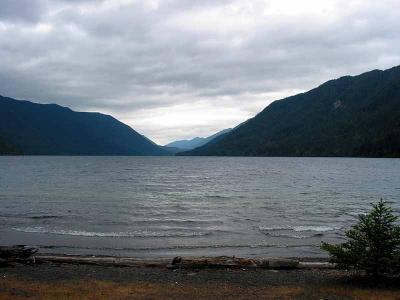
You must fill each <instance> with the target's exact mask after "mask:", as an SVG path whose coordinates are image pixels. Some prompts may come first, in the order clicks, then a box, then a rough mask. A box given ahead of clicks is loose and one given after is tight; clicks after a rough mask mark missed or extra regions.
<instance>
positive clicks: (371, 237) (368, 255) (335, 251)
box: [321, 200, 400, 276]
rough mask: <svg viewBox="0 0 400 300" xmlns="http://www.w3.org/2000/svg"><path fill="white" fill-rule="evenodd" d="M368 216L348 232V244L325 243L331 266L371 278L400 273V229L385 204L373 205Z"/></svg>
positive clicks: (360, 217) (363, 216)
mask: <svg viewBox="0 0 400 300" xmlns="http://www.w3.org/2000/svg"><path fill="white" fill-rule="evenodd" d="M372 206H373V208H372V210H371V211H370V212H369V213H368V214H367V215H360V216H359V222H358V223H357V224H356V225H354V226H353V227H352V228H351V229H350V230H348V231H347V232H346V237H347V242H345V243H342V244H339V245H332V244H328V243H322V246H321V249H323V250H326V251H328V252H329V254H330V257H331V262H333V263H336V264H337V265H338V267H340V268H353V269H356V270H364V271H366V273H367V274H368V275H372V276H381V275H385V274H399V273H400V226H398V224H397V219H398V217H397V216H395V215H394V214H393V212H394V211H393V209H392V208H390V207H389V206H388V205H387V204H386V203H385V202H384V201H383V200H381V201H379V202H378V203H377V204H375V205H372Z"/></svg>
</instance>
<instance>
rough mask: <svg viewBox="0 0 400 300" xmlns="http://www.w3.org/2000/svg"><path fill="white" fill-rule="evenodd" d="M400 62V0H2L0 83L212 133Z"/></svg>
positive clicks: (158, 127)
mask: <svg viewBox="0 0 400 300" xmlns="http://www.w3.org/2000/svg"><path fill="white" fill-rule="evenodd" d="M399 64H400V1H399V0H376V1H373V0H323V1H321V0H302V1H299V0H270V1H267V0H266V1H262V0H253V1H250V0H249V1H243V0H239V1H236V0H232V1H231V0H179V1H178V0H104V1H101V0H97V1H96V0H1V1H0V94H1V95H3V96H9V97H13V98H17V99H27V100H32V101H35V102H39V103H57V104H60V105H63V106H68V107H70V108H72V109H74V110H78V111H98V112H102V113H106V114H111V115H113V116H114V117H116V118H117V119H119V120H121V121H122V122H124V123H127V124H128V125H130V126H131V127H132V128H134V129H135V130H137V131H138V132H140V133H141V134H144V135H146V136H147V137H149V138H150V139H152V140H153V141H155V142H156V143H159V144H165V143H167V142H170V141H173V140H177V139H184V138H193V137H195V136H208V135H211V134H213V133H215V132H217V131H219V130H222V129H224V128H229V127H234V126H236V125H238V124H239V123H241V122H243V121H245V120H246V119H248V118H251V117H253V116H254V115H256V114H257V113H258V112H260V111H261V110H262V109H263V108H265V107H266V106H267V105H268V104H269V103H271V102H272V101H274V100H278V99H282V98H284V97H286V96H290V95H293V94H296V93H299V92H303V91H307V90H309V89H311V88H314V87H316V86H318V85H320V84H321V83H323V82H324V81H327V80H329V79H333V78H337V77H340V76H343V75H357V74H359V73H362V72H365V71H368V70H372V69H387V68H390V67H393V66H395V65H399Z"/></svg>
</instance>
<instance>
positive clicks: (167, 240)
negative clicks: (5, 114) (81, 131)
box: [0, 156, 400, 258]
mask: <svg viewBox="0 0 400 300" xmlns="http://www.w3.org/2000/svg"><path fill="white" fill-rule="evenodd" d="M399 175H400V159H368V158H234V157H49V156H47V157H46V156H15V157H11V156H10V157H8V156H3V157H0V244H3V245H4V244H29V245H37V246H39V247H40V248H41V249H40V251H41V252H52V253H69V254H94V255H116V256H134V257H141V258H151V257H172V256H176V255H186V256H188V255H210V256H214V255H236V256H287V257H290V256H307V257H317V256H324V255H326V254H325V253H323V252H321V250H320V249H319V245H320V243H321V241H327V242H340V241H343V233H344V230H345V229H347V228H348V227H349V226H350V225H351V224H353V223H354V222H355V221H356V220H357V216H358V215H359V214H362V213H365V212H367V211H368V210H369V208H370V203H371V202H377V201H378V200H379V199H380V198H383V199H384V200H386V201H389V202H390V203H391V205H392V207H393V208H395V209H396V211H397V213H399V212H400V176H399Z"/></svg>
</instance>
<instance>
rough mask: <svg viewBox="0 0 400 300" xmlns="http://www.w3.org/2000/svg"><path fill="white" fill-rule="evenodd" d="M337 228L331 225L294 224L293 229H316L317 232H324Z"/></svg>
mask: <svg viewBox="0 0 400 300" xmlns="http://www.w3.org/2000/svg"><path fill="white" fill-rule="evenodd" d="M336 229H338V228H337V227H332V226H294V227H293V230H294V231H318V232H326V231H333V230H336Z"/></svg>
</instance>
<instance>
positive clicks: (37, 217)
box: [29, 215, 63, 220]
mask: <svg viewBox="0 0 400 300" xmlns="http://www.w3.org/2000/svg"><path fill="white" fill-rule="evenodd" d="M61 218H63V216H57V215H39V216H30V217H29V219H34V220H42V219H61Z"/></svg>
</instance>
